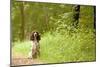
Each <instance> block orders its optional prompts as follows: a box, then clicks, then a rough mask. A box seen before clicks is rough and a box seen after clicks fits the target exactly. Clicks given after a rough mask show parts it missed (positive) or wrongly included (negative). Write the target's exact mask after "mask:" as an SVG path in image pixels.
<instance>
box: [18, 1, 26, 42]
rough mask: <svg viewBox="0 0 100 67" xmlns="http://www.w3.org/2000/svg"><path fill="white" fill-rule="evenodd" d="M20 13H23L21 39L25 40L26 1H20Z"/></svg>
mask: <svg viewBox="0 0 100 67" xmlns="http://www.w3.org/2000/svg"><path fill="white" fill-rule="evenodd" d="M19 7H20V15H21V26H20V28H21V29H20V41H23V40H24V34H25V30H24V26H25V17H24V2H22V3H20V6H19Z"/></svg>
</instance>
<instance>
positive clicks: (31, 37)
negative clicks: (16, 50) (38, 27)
mask: <svg viewBox="0 0 100 67" xmlns="http://www.w3.org/2000/svg"><path fill="white" fill-rule="evenodd" d="M30 40H32V41H33V40H34V32H32V33H31V36H30Z"/></svg>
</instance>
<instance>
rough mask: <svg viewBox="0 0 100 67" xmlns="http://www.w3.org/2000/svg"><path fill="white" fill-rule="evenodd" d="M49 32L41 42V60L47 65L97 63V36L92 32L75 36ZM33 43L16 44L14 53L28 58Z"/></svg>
mask: <svg viewBox="0 0 100 67" xmlns="http://www.w3.org/2000/svg"><path fill="white" fill-rule="evenodd" d="M67 33H68V32H66V33H63V34H62V33H58V32H47V33H45V34H44V35H43V36H42V38H41V40H40V57H39V59H40V60H43V61H45V62H46V63H59V62H79V61H95V58H96V57H95V52H96V51H95V48H96V45H95V44H96V42H95V35H94V33H93V31H92V30H88V31H87V32H86V31H84V32H83V31H80V32H78V33H74V34H73V35H70V34H67ZM31 44H32V43H31V42H30V41H25V42H19V43H18V42H17V43H14V47H13V52H14V53H17V54H23V56H24V57H25V56H26V57H28V53H29V51H30V48H31Z"/></svg>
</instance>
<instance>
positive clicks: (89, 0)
mask: <svg viewBox="0 0 100 67" xmlns="http://www.w3.org/2000/svg"><path fill="white" fill-rule="evenodd" d="M18 1H35V2H51V3H68V4H82V5H96V0H18Z"/></svg>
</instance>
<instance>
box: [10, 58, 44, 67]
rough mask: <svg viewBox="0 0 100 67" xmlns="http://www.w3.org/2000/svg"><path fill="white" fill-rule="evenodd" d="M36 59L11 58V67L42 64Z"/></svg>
mask: <svg viewBox="0 0 100 67" xmlns="http://www.w3.org/2000/svg"><path fill="white" fill-rule="evenodd" d="M42 63H43V62H41V61H40V60H38V59H30V58H13V59H12V63H11V64H12V66H16V65H31V64H42Z"/></svg>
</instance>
